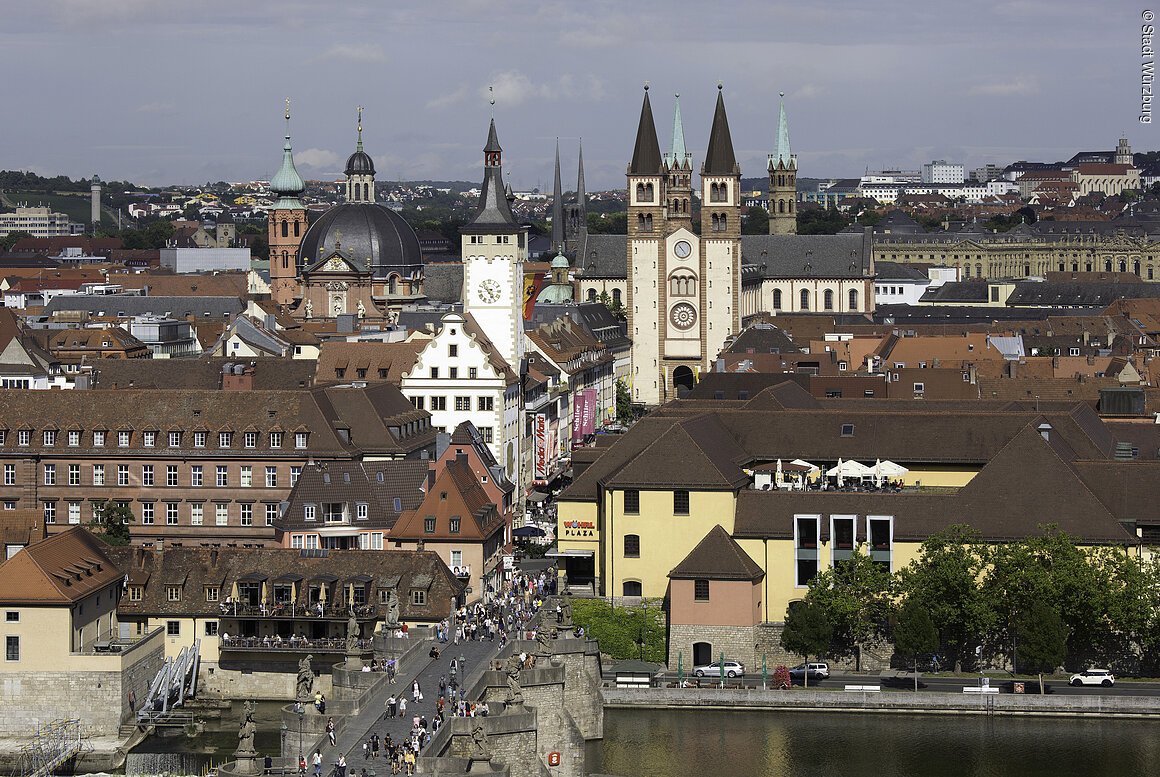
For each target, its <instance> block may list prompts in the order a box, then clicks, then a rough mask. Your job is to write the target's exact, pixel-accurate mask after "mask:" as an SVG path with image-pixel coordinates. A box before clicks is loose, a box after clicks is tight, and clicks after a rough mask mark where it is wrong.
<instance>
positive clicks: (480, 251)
mask: <svg viewBox="0 0 1160 777" xmlns="http://www.w3.org/2000/svg"><path fill="white" fill-rule="evenodd" d="M502 153H503V149H501V148H500V145H499V138H498V136H497V135H496V131H495V119H492V120H491V127H490V129H489V130H488V134H487V145H486V146H484V148H483V187H482V190H481V191H480V195H479V209H478V211H477V212H476V215H475V218H473V219H472V220H471V221H470V222H468V223H467V224H465V225H464V226H463V227H461V228H460V230H459V232H460V236H461V241H462V243H461V245H462V250H463V295H462V299H463V312H464V313H465V314H470V315H471V316H472V318H474V319H475V321H476V323H477V324H478V325H479V327H480V329H482V330H483V332H484V333H485V334H486V335H487V337H488V339H490V340H491V342H492V344H493V345H494V346H495V349H496V352H497V353H499V355H501V356H502V357H503V358H504V360H505V361H507V363H508V365H509V366H510V367H511V368H512V369H513V370H515V371H516V372H517V373H518V372H519V370H520V362H521V361H522V360H523V357H524V322H523V307H524V306H523V302H524V300H523V287H524V262H525V261H527V258H528V232H527V229H526V228H525V227H522V226H520V225H519V224H518V223H517V222H516V220H515V217H514V216H513V215H512V210H511V205H510V203H509V202H508V200H507V196H506V193H505V191H504V185H503V165H502Z"/></svg>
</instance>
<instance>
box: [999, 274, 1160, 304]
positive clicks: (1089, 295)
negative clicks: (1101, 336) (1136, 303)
mask: <svg viewBox="0 0 1160 777" xmlns="http://www.w3.org/2000/svg"><path fill="white" fill-rule="evenodd" d="M1158 297H1160V284H1155V283H1145V282H1142V281H1141V282H1139V283H1107V282H1094V283H1072V282H1069V281H1038V282H1034V281H1033V282H1022V283H1018V284H1016V286H1015V290H1014V291H1013V292H1011V296H1010V297H1008V298H1007V305H1008V306H1012V305H1034V306H1036V307H1040V306H1044V305H1051V306H1057V307H1063V306H1068V307H1072V306H1084V307H1101V308H1102V307H1107V306H1108V305H1110V304H1112V303H1113V302H1115V301H1116V300H1118V299H1155V298H1158Z"/></svg>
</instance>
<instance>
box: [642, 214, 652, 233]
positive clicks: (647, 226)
mask: <svg viewBox="0 0 1160 777" xmlns="http://www.w3.org/2000/svg"><path fill="white" fill-rule="evenodd" d="M652 229H653V222H652V214H651V213H648V214H645V217H644V231H645V232H652Z"/></svg>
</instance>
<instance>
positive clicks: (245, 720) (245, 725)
mask: <svg viewBox="0 0 1160 777" xmlns="http://www.w3.org/2000/svg"><path fill="white" fill-rule="evenodd" d="M256 733H258V725H257V724H256V723H254V703H253V702H251V701H248V700H247V701H246V703H245V706H243V708H242V723H241V726H240V727H239V728H238V749H237V753H238V754H239V755H240V754H243V753H245V754H249V753H253V752H254V735H255V734H256Z"/></svg>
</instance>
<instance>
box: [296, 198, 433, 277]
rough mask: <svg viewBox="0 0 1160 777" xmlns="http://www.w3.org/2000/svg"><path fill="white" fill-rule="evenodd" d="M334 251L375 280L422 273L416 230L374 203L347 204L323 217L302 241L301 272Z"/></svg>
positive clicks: (300, 249)
mask: <svg viewBox="0 0 1160 777" xmlns="http://www.w3.org/2000/svg"><path fill="white" fill-rule="evenodd" d="M336 250H337V251H340V252H341V253H342V255H343V256H345V257H347V258H349V259H351V260H353V261H355V262H357V263H358V264H359V265H360V266H365V267H366V268H367V269H368V270H370V272H371V275H372V276H373V277H375V278H380V279H385V278H387V277H388V276H390V275H392V274H398V275H399V276H401V277H403V278H410V277H413V276H415V275H417V274H419V273H421V272H422V269H423V253H422V251H421V250H420V248H419V238H418V237H416V235H415V230H413V229H411V225H410V224H408V223H407V222H406V221H405V220H404V219H403V217H402V216H400V215H399V214H398V213H395V212H394V211H393V210H389V209H387V208H384V207H383V206H382V205H376V204H374V203H361V202H348V203H344V204H342V205H336V206H335V207H333V208H331V209H330V210H328V211H326V213H323V214H322V216H320V217H319V218H318V220H317V221H315V222H314V223H313V224H311V225H310V228H309V229H307V230H306V235H305V236H304V237H303V238H302V245H301V247H300V248H299V250H298V257H299V263H300V269H301V267H309V266H310V265H311V264H313V263H314V262H317V261H318V260H319V259H324V258H326V257H328V256H330V255H331V254H333V253H334V252H335V251H336Z"/></svg>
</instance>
